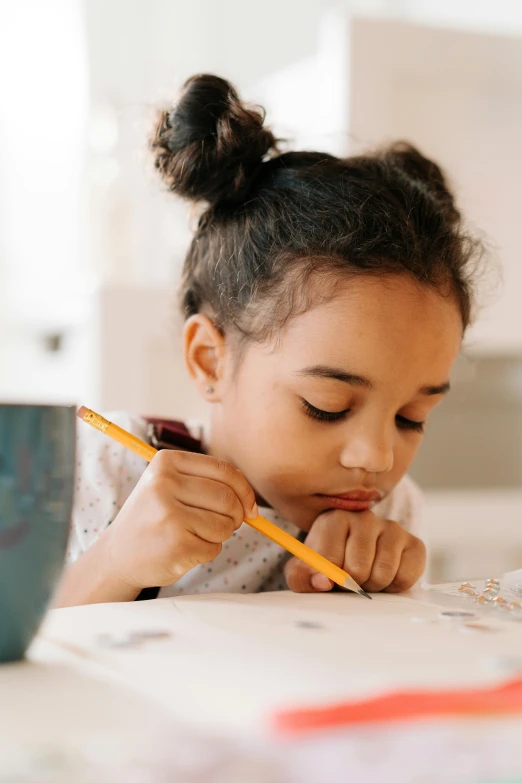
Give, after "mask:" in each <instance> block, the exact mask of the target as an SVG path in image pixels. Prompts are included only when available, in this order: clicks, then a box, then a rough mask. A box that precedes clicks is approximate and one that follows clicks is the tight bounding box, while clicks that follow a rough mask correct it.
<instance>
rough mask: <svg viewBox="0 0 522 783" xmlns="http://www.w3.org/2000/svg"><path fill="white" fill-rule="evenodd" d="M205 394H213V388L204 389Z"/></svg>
mask: <svg viewBox="0 0 522 783" xmlns="http://www.w3.org/2000/svg"><path fill="white" fill-rule="evenodd" d="M205 394H214V387H213V386H207V388H206V389H205Z"/></svg>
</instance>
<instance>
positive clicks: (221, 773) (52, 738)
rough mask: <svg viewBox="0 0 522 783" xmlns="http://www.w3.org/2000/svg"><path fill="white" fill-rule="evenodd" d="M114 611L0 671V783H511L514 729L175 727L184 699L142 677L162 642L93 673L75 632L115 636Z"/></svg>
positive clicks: (70, 615) (498, 725) (519, 750)
mask: <svg viewBox="0 0 522 783" xmlns="http://www.w3.org/2000/svg"><path fill="white" fill-rule="evenodd" d="M278 595H280V594H278ZM410 597H411V596H410ZM230 598H231V596H228V599H229V600H230ZM243 598H246V597H243ZM332 598H333V596H332ZM338 598H341V599H342V596H339V597H338ZM338 598H336V605H338ZM260 599H261V600H260V601H259V603H261V602H262V601H263V599H262V598H261V597H260ZM255 600H256V599H254V601H255ZM264 600H265V602H266V600H267V599H264ZM276 600H284V597H283V599H276ZM436 600H439V601H440V597H437V598H436ZM169 601H172V599H165V602H169ZM159 603H160V604H161V603H162V602H159ZM154 604H156V607H155V609H156V608H157V602H154ZM165 605H166V604H165ZM303 605H304V604H303ZM309 606H311V604H309ZM421 606H422V607H423V611H425V604H424V603H422V604H421V603H420V602H419V611H420V607H421ZM151 608H152V602H151ZM86 610H87V611H86ZM434 610H436V606H435V604H434ZM140 611H141V612H143V611H144V610H143V605H142V607H141V609H140ZM310 611H311V610H307V612H308V614H309V615H310ZM121 612H122V606H121V605H104V606H103V607H100V609H99V610H98V611H96V610H94V611H92V607H78V608H76V609H67V610H57V611H55V612H51V613H50V616H49V617H48V619H47V621H46V623H45V624H44V626H43V628H42V631H41V634H40V635H39V637H38V638H37V639H36V640H35V643H34V644H33V646H32V648H31V650H30V652H29V657H28V660H26V661H24V662H21V663H18V664H9V665H4V666H2V667H0V694H1V699H0V783H7V782H9V783H13V781H17V782H18V781H24V783H33V781H34V783H36V782H38V783H46V781H49V782H51V781H52V783H62V781H63V783H65V781H67V783H69V781H71V780H74V781H75V783H84V781H85V783H87V781H91V780H96V781H97V783H105V781H111V782H112V781H113V780H123V779H125V781H126V783H127V781H128V782H129V783H142V781H143V783H155V782H156V781H158V783H160V781H161V783H163V781H165V780H167V779H168V780H169V781H181V782H183V783H184V781H187V782H189V781H190V782H192V781H194V782H195V781H209V780H212V781H216V783H219V781H221V780H222V781H223V782H224V781H227V782H228V781H230V783H233V781H235V780H237V781H238V782H239V781H244V780H246V779H249V780H252V781H253V783H264V781H266V783H294V782H295V783H308V781H310V783H312V781H313V783H317V781H318V780H333V779H344V777H345V773H346V770H349V771H350V778H351V779H353V780H363V779H364V780H369V781H376V782H378V781H381V780H382V781H386V783H395V781H397V783H408V781H410V780H411V781H417V780H420V779H422V780H423V781H425V782H426V783H438V781H441V783H442V781H444V783H446V781H447V780H448V779H450V777H452V778H453V779H455V780H459V783H460V782H462V783H467V781H470V783H471V781H473V783H478V781H480V783H497V781H498V782H500V781H502V783H507V782H508V781H511V780H512V781H513V782H514V781H515V780H519V779H520V778H521V777H522V747H521V745H522V743H520V737H521V736H522V735H521V730H522V720H521V719H519V718H511V719H508V718H505V719H504V718H502V719H500V718H496V719H493V718H491V719H489V720H487V719H481V720H478V719H473V720H472V719H469V720H462V719H460V720H449V719H446V720H424V721H417V722H415V723H404V724H395V725H393V726H390V725H374V726H367V727H361V726H358V727H344V728H339V729H336V730H335V731H329V732H318V733H315V734H311V735H310V734H309V735H306V736H304V737H280V736H276V735H274V734H273V733H272V734H271V733H270V732H266V731H255V730H249V731H245V732H236V731H229V730H224V731H223V732H222V731H220V730H219V727H218V726H214V727H213V728H212V727H211V725H210V724H208V723H205V722H204V721H203V722H202V723H201V725H198V723H197V721H193V720H190V721H185V720H184V719H183V715H184V711H183V709H182V708H180V704H175V705H174V703H173V702H174V701H175V695H176V693H179V694H180V698H186V693H187V691H186V690H185V691H184V690H183V689H182V688H181V687H179V688H176V689H174V690H171V691H170V694H169V698H164V696H162V694H159V693H156V692H154V690H153V689H151V686H150V683H151V682H152V681H151V680H150V678H149V680H147V678H146V677H145V670H150V667H151V666H152V667H154V666H160V665H164V662H163V663H161V664H160V656H159V655H158V653H157V650H158V649H159V647H158V645H161V644H164V643H163V642H161V641H159V642H157V644H156V645H155V643H154V642H153V641H151V642H150V644H146V645H145V646H144V647H143V649H140V650H139V651H138V652H137V651H136V650H135V649H133V648H132V646H130V647H129V649H128V650H127V649H126V648H125V647H123V648H122V649H121V650H119V649H117V650H105V651H104V652H103V655H102V656H101V658H100V660H102V659H103V661H104V663H103V665H100V660H98V658H97V656H93V655H92V649H91V648H90V647H89V645H86V644H85V639H86V638H87V637H86V634H85V633H84V634H83V635H82V633H81V632H80V631H78V630H77V629H78V628H81V627H82V625H83V624H84V623H85V621H86V619H88V624H89V631H88V633H89V634H92V633H94V632H96V633H98V632H101V633H106V632H107V627H108V625H107V624H108V623H109V625H110V626H111V627H112V629H113V631H114V632H115V633H116V634H119V633H120V631H121V628H122V626H121V617H122V614H121ZM95 616H98V617H100V618H101V619H100V620H96V621H94V620H93V617H95ZM118 618H120V619H118ZM155 622H156V620H155ZM217 622H218V624H219V622H221V621H220V620H219V618H218V620H217ZM119 623H120V625H119ZM75 624H76V625H75ZM118 629H119V630H118ZM98 635H99V634H98ZM480 638H481V637H478V640H477V642H476V644H481V642H480ZM383 641H384V640H383ZM497 644H500V645H501V643H500V642H497ZM501 646H502V645H501ZM166 649H167V647H165V650H166ZM518 650H520V648H518ZM211 657H212V655H211V654H209V666H210V659H211ZM163 658H165V655H163ZM131 659H132V660H133V665H132V667H131V668H127V669H126V664H125V663H122V664H121V667H120V664H119V663H118V667H119V668H121V671H120V672H115V671H113V670H112V668H111V666H112V663H113V662H114V661H118V662H119V661H123V662H125V660H131ZM111 662H112V663H111ZM209 671H210V669H209ZM122 672H123V674H122ZM125 672H126V673H125ZM129 672H132V676H133V677H136V679H137V680H139V679H140V676H141V674H143V675H144V680H145V681H146V682H147V684H146V686H145V685H143V684H142V685H140V683H138V682H134V681H131V679H129ZM178 685H179V682H178ZM204 685H205V687H206V686H207V685H208V683H207V684H205V683H204ZM159 687H160V686H158V684H157V683H156V684H155V685H154V688H159ZM193 687H196V686H195V684H194V683H193ZM202 687H203V686H202ZM165 690H166V691H167V692H168V684H165ZM244 699H245V700H248V692H245V693H244ZM181 707H182V705H181ZM441 759H443V760H444V763H443V764H441V763H440V761H441Z"/></svg>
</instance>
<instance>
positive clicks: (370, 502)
mask: <svg viewBox="0 0 522 783" xmlns="http://www.w3.org/2000/svg"><path fill="white" fill-rule="evenodd" d="M319 497H320V498H321V499H323V500H326V501H327V502H328V504H329V505H330V506H331V507H332V508H339V509H341V510H342V511H368V510H369V509H370V508H372V506H374V505H375V504H376V503H377V502H378V501H379V500H381V493H380V492H378V491H377V490H372V491H370V492H368V491H365V490H355V491H353V492H345V493H343V494H342V495H320V496H319Z"/></svg>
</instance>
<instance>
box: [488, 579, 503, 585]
mask: <svg viewBox="0 0 522 783" xmlns="http://www.w3.org/2000/svg"><path fill="white" fill-rule="evenodd" d="M486 584H488V585H498V587H500V579H486Z"/></svg>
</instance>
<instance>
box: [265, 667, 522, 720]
mask: <svg viewBox="0 0 522 783" xmlns="http://www.w3.org/2000/svg"><path fill="white" fill-rule="evenodd" d="M518 712H520V713H522V679H516V680H511V681H510V682H508V683H505V684H503V685H500V686H498V685H495V686H493V687H490V688H484V689H480V690H477V689H472V690H449V691H438V692H437V691H402V692H400V691H399V692H395V693H389V694H387V695H385V696H378V697H376V698H373V699H367V700H365V701H358V702H344V703H342V702H341V703H339V704H336V705H329V706H326V707H313V708H310V709H298V710H284V711H283V712H280V713H278V714H277V715H276V717H275V727H276V729H278V730H279V731H283V732H285V733H297V732H301V731H312V730H314V729H322V728H331V727H335V726H343V725H348V724H357V723H359V724H360V723H379V722H395V721H403V720H411V719H412V718H423V717H437V716H460V715H474V716H479V715H481V714H486V715H492V714H499V715H501V714H512V713H518Z"/></svg>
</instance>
